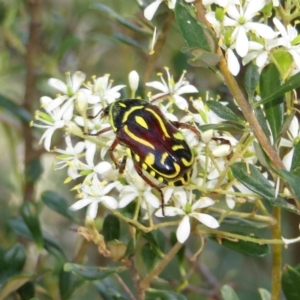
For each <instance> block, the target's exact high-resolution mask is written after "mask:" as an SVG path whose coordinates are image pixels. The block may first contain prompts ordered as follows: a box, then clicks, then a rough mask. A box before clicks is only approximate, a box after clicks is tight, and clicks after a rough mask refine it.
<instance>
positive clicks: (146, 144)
mask: <svg viewBox="0 0 300 300" xmlns="http://www.w3.org/2000/svg"><path fill="white" fill-rule="evenodd" d="M106 116H108V118H109V123H110V125H111V128H112V129H113V131H114V132H115V134H116V139H115V140H114V142H113V143H112V145H111V147H110V149H109V154H110V157H111V159H112V161H113V162H114V163H115V165H116V167H117V168H120V172H122V171H123V170H124V167H125V163H126V157H124V159H123V161H122V163H119V161H118V159H117V158H116V157H115V155H114V149H115V148H116V147H117V145H118V144H121V145H123V146H125V147H127V148H129V151H130V153H131V157H132V159H133V163H134V168H135V170H136V171H137V173H138V174H139V175H140V176H141V177H142V178H143V179H144V180H145V182H146V183H148V184H149V185H150V186H151V187H153V188H155V189H156V190H157V191H158V192H159V193H160V195H161V199H162V211H163V214H164V200H163V193H162V191H161V189H160V184H159V185H158V184H155V183H154V182H152V181H151V180H150V179H149V178H148V177H147V176H146V175H145V174H144V173H143V170H145V171H146V172H147V173H148V174H150V175H151V176H152V177H154V178H156V179H157V180H158V182H159V183H162V184H166V185H169V186H181V185H184V184H185V183H187V182H188V181H189V178H190V173H191V169H192V166H193V163H194V156H193V153H192V151H191V149H190V147H189V146H188V144H187V142H186V141H185V139H184V137H183V135H182V133H181V132H180V131H179V130H178V128H180V127H183V128H188V129H191V130H192V131H193V132H195V133H196V134H198V135H199V134H200V133H199V132H198V131H197V130H196V128H194V127H193V126H191V125H188V124H184V123H180V122H172V121H169V120H168V119H166V118H165V116H164V115H163V113H162V112H161V110H160V109H159V108H158V107H157V106H156V105H153V104H151V103H150V102H149V101H146V100H139V99H125V100H116V101H115V102H113V103H111V104H110V105H108V106H107V107H106V108H104V110H103V111H102V117H106ZM111 128H106V129H104V130H101V131H99V132H97V133H95V134H92V135H95V136H96V135H99V134H101V133H103V132H106V131H108V130H110V129H111Z"/></svg>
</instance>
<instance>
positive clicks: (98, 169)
mask: <svg viewBox="0 0 300 300" xmlns="http://www.w3.org/2000/svg"><path fill="white" fill-rule="evenodd" d="M85 143H86V152H85V159H86V162H87V164H82V170H83V171H82V172H81V174H82V175H86V177H85V179H84V183H85V184H91V182H99V179H98V175H103V174H105V173H106V172H109V171H110V170H111V169H112V165H111V163H109V162H107V161H100V162H99V163H97V164H96V165H95V164H94V156H95V153H96V144H94V143H91V142H89V141H85Z"/></svg>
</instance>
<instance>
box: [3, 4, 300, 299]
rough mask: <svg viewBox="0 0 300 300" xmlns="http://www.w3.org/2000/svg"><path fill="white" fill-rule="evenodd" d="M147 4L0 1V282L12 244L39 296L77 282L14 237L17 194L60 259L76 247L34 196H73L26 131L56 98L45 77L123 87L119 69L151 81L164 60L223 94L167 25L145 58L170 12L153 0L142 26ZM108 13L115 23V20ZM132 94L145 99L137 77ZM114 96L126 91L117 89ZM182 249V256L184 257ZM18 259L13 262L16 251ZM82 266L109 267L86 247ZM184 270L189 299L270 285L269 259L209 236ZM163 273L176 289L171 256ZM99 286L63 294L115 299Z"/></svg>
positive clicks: (252, 295)
mask: <svg viewBox="0 0 300 300" xmlns="http://www.w3.org/2000/svg"><path fill="white" fill-rule="evenodd" d="M150 2H151V1H143V0H140V1H134V0H127V1H95V0H94V1H91V0H85V1H82V0H77V1H76V0H51V1H50V0H49V1H47V0H45V1H38V0H32V1H18V0H6V1H4V0H2V1H0V149H1V156H0V170H1V171H0V191H1V193H0V247H1V252H0V266H2V268H0V283H1V284H3V283H4V282H5V280H6V279H7V276H8V275H9V274H7V273H6V271H7V270H8V269H9V266H7V265H6V264H5V255H6V254H7V252H6V251H7V250H8V249H13V248H11V247H14V246H16V245H18V247H19V246H20V248H19V249H18V250H19V251H17V252H16V253H18V254H19V255H21V254H22V253H23V254H25V255H26V257H25V258H24V266H23V265H22V264H21V265H22V267H20V268H19V269H17V271H16V272H15V273H14V275H16V274H17V273H19V274H25V273H26V274H33V276H32V277H30V278H31V280H30V282H31V287H34V289H35V296H36V297H37V298H38V299H67V297H64V296H62V293H61V292H60V291H59V289H60V288H62V287H59V285H60V284H59V282H60V283H61V284H63V285H64V287H65V288H66V289H67V286H68V285H70V286H71V283H72V282H73V283H74V282H76V277H72V276H69V277H66V278H65V279H64V280H66V282H65V281H63V278H62V277H63V276H64V275H61V265H62V263H61V260H60V259H58V258H57V256H55V255H53V251H52V252H51V251H45V250H43V251H42V250H40V249H38V247H37V245H36V243H34V242H33V241H30V240H28V238H26V234H24V232H23V234H22V226H24V223H22V222H21V221H20V220H21V219H20V218H19V217H20V215H21V211H22V210H21V207H22V203H23V202H24V200H26V201H29V202H32V203H35V206H34V207H35V208H36V210H37V212H36V214H37V216H38V219H39V222H40V224H41V228H42V230H43V231H45V232H47V233H48V234H49V235H50V236H51V237H52V240H54V241H55V242H56V243H57V245H58V246H59V247H60V251H62V252H63V253H64V254H65V255H66V257H67V260H69V261H71V260H72V259H74V253H75V252H76V251H77V250H76V249H78V247H79V245H78V244H79V241H78V235H77V233H76V229H77V226H78V225H76V224H74V223H73V222H71V221H70V220H68V219H67V218H65V217H63V216H62V215H60V214H58V213H57V212H55V211H53V210H52V209H50V208H49V207H48V206H46V205H45V203H44V202H42V201H41V194H42V192H44V191H45V190H55V191H56V192H58V193H60V194H62V195H63V196H64V197H65V198H66V199H67V201H68V204H69V205H70V204H71V203H73V201H74V193H73V192H70V189H71V188H72V187H73V184H72V183H71V184H67V185H64V184H62V182H63V181H64V179H65V178H66V177H67V174H66V172H65V170H59V171H55V170H54V169H53V163H54V160H55V154H53V153H45V152H44V150H43V148H42V146H40V145H38V141H39V138H40V135H41V132H40V131H38V130H34V129H33V130H32V129H29V121H30V120H31V119H33V116H34V111H35V110H36V109H39V108H40V104H39V98H40V97H41V96H42V95H49V96H52V97H54V96H55V95H54V94H53V92H52V90H51V89H50V88H49V87H48V85H47V80H48V79H49V78H51V77H55V78H59V79H64V78H65V76H64V73H65V72H67V71H69V72H74V71H76V70H81V71H83V72H84V73H86V74H87V77H88V78H90V77H91V76H92V75H96V76H102V75H104V74H107V73H109V74H111V78H112V79H113V80H114V83H115V84H127V78H128V73H129V72H130V71H132V70H136V71H138V73H139V74H140V78H141V80H143V79H146V80H148V81H149V80H150V81H152V80H156V79H157V76H156V73H157V72H163V70H164V69H163V67H164V66H168V67H169V68H170V70H171V72H172V73H173V74H174V77H175V79H176V78H179V76H180V75H181V72H182V70H184V69H185V70H187V71H188V73H187V77H188V79H189V80H190V82H191V83H192V84H193V85H195V86H196V87H197V88H198V89H199V95H200V96H202V97H205V93H206V91H207V90H209V91H210V93H211V95H216V94H218V95H221V98H222V100H227V101H228V100H231V99H230V95H229V93H228V91H227V90H226V87H224V86H222V85H221V81H220V80H219V78H218V77H217V76H216V75H215V74H214V73H213V72H212V71H210V70H207V69H203V68H193V67H191V66H189V65H188V64H187V59H188V57H187V55H185V54H184V53H183V52H182V51H181V48H182V47H184V41H183V40H182V38H181V36H180V33H179V30H178V28H177V26H176V24H175V22H174V21H173V23H172V26H171V27H170V30H169V31H168V34H167V37H166V39H165V40H164V42H165V43H164V46H163V48H162V50H161V52H160V53H158V54H159V55H158V57H157V59H153V57H150V56H149V54H148V53H149V45H150V44H151V40H152V31H153V25H154V24H155V25H156V26H157V28H158V30H159V31H161V30H162V28H164V26H165V25H166V22H167V21H168V20H169V18H171V17H170V14H171V12H170V11H169V10H168V9H167V7H166V6H165V5H161V7H160V9H159V11H158V13H157V17H156V18H155V20H154V22H153V23H150V22H147V21H146V20H145V19H144V18H143V10H142V8H143V7H145V6H146V4H147V3H150ZM99 4H101V5H102V4H104V5H107V7H109V8H110V9H111V10H113V11H114V12H115V13H116V15H114V14H112V13H109V12H108V11H106V12H105V11H104V7H103V6H99ZM116 16H121V17H122V18H123V19H121V18H119V19H117V18H116ZM36 20H38V22H35V21H36ZM124 20H126V21H127V22H129V24H130V25H132V26H133V25H134V26H136V29H133V28H129V27H130V26H128V24H127V26H124V25H126V24H125V23H124V22H123V21H124ZM122 22H123V24H122ZM30 24H31V25H32V26H33V27H34V28H35V29H33V30H36V31H37V36H35V37H33V40H30V35H29V34H30ZM138 28H139V30H138ZM31 32H32V31H31ZM29 47H33V50H32V49H31V50H32V52H31V54H32V53H33V57H30V55H29V54H28V53H29V50H28V49H29ZM139 94H140V95H141V96H145V89H144V85H143V81H142V82H141V84H140V89H139ZM123 96H124V97H126V92H124V94H123ZM25 99H26V101H25ZM28 135H29V136H30V138H29V139H28ZM60 139H61V137H60V136H59V134H56V135H55V136H54V142H53V143H52V144H53V145H60V143H61V141H60ZM251 209H252V207H251V205H249V206H248V207H247V206H246V207H243V210H244V211H247V210H248V211H249V212H250V211H251ZM23 210H24V206H23ZM284 214H285V213H284ZM79 217H80V218H81V222H83V220H84V214H83V213H81V214H79ZM283 219H284V220H288V221H287V222H286V224H284V228H283V233H284V236H285V237H288V238H291V237H294V236H298V235H299V232H297V230H295V229H297V228H298V222H299V218H298V217H297V216H293V215H291V214H289V215H288V217H286V216H285V215H284V216H283ZM18 222H19V223H18ZM22 224H23V225H22ZM20 226H21V227H20ZM258 231H259V235H260V236H265V237H270V233H269V230H268V229H263V230H258ZM245 232H247V228H245ZM250 233H256V232H253V231H251V232H250ZM21 245H23V247H22V246H21ZM189 246H190V247H189V249H190V250H189V251H194V252H196V251H197V247H199V241H197V240H196V238H193V237H190V239H189ZM187 254H188V255H189V256H191V255H192V254H193V253H187ZM58 256H59V255H58ZM298 256H299V247H298V246H291V247H290V249H288V250H285V252H284V260H283V263H291V264H296V263H299V258H298ZM19 258H20V261H22V257H19ZM84 262H85V263H86V264H88V265H97V266H98V265H99V266H100V265H101V266H102V265H107V264H109V263H110V262H109V261H107V260H105V259H104V258H103V257H101V256H100V255H99V254H98V253H97V249H96V246H94V245H90V247H89V249H88V251H87V255H86V256H85V259H84ZM186 269H187V272H188V274H189V275H190V276H191V277H190V278H191V279H190V282H191V283H192V284H193V287H194V290H193V289H190V290H187V291H186V293H185V295H186V296H187V297H188V299H220V298H218V297H219V296H217V294H216V291H218V289H219V288H220V286H221V285H222V284H225V283H228V284H231V285H232V286H233V287H234V288H235V289H236V290H237V293H238V295H239V297H240V299H243V300H248V299H249V300H250V299H251V300H253V299H259V296H258V292H257V289H258V288H259V287H262V288H266V289H268V290H270V288H271V284H272V282H271V277H270V276H271V275H270V274H271V261H270V255H268V256H265V257H263V258H251V257H248V256H245V255H243V254H239V253H237V252H234V251H232V250H230V249H228V248H225V247H222V246H221V245H218V244H217V243H214V242H212V241H208V242H207V243H206V245H205V248H204V250H203V252H202V253H201V255H200V256H199V257H198V260H197V261H195V262H189V263H188V267H187V268H186ZM121 276H122V277H124V280H125V281H126V280H128V278H130V276H128V274H122V275H121ZM8 277H9V276H8ZM162 277H163V278H165V279H167V280H169V281H170V282H171V283H172V284H174V287H175V286H176V284H177V283H178V282H179V281H180V273H179V270H178V262H177V261H173V262H172V263H171V264H170V266H168V267H167V268H166V270H164V272H163V273H162ZM113 280H114V279H105V281H103V282H105V283H106V284H107V285H108V286H114V284H112V283H111V282H112V281H113ZM101 284H102V283H99V282H95V283H90V282H89V281H85V282H83V283H82V282H81V283H80V285H79V284H78V286H77V287H79V286H80V288H78V289H77V290H76V291H75V292H74V293H73V294H72V295H71V296H70V297H69V299H74V300H75V299H84V298H87V297H90V299H122V298H118V297H117V296H115V298H109V297H108V296H107V297H106V296H105V295H104V294H102V295H101V289H102V286H101ZM129 285H130V282H129ZM29 290H30V289H29ZM27 291H28V290H27ZM21 295H22V293H21ZM196 295H197V296H196ZM31 296H32V294H31ZM31 296H30V297H29V296H28V297H27V298H26V296H24V295H23V296H22V297H21V296H20V293H12V294H10V296H7V297H5V298H4V299H31V298H32V297H31ZM195 297H197V298H195ZM0 299H2V298H0Z"/></svg>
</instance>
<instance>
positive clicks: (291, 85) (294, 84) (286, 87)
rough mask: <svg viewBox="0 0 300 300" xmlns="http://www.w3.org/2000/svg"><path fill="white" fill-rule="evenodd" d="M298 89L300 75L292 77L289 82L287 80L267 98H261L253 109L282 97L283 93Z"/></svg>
mask: <svg viewBox="0 0 300 300" xmlns="http://www.w3.org/2000/svg"><path fill="white" fill-rule="evenodd" d="M298 87H300V73H297V74H296V75H294V76H292V77H291V78H290V79H289V80H287V81H286V82H285V83H284V84H283V85H281V86H280V88H278V87H277V88H276V89H275V90H274V91H273V93H272V94H270V95H268V96H267V97H265V98H263V99H262V100H260V101H258V102H255V104H254V105H253V107H254V108H255V107H258V106H260V105H261V104H266V103H268V102H270V101H272V100H274V99H278V98H279V97H282V96H284V94H285V93H287V92H289V91H291V90H293V89H296V88H298Z"/></svg>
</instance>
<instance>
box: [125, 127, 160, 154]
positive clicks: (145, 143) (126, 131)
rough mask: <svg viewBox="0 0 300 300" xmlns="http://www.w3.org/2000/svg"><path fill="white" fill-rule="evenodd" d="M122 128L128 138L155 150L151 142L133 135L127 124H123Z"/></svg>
mask: <svg viewBox="0 0 300 300" xmlns="http://www.w3.org/2000/svg"><path fill="white" fill-rule="evenodd" d="M123 129H124V131H125V133H126V134H127V135H128V136H129V137H130V138H132V139H133V140H134V141H136V142H138V143H140V144H142V145H144V146H147V147H149V148H151V149H153V150H155V148H154V146H153V145H152V144H151V143H149V142H148V141H146V140H143V139H141V138H139V137H137V136H136V135H134V134H133V133H132V132H131V131H130V130H129V129H128V126H127V125H125V126H123Z"/></svg>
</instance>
